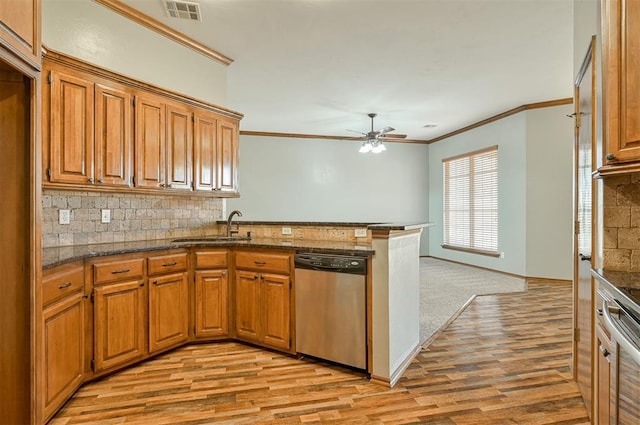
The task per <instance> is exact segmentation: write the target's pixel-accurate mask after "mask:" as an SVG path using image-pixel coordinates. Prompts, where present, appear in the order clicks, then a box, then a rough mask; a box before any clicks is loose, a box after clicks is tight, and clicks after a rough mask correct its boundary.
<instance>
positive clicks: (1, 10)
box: [0, 0, 42, 69]
mask: <svg viewBox="0 0 640 425" xmlns="http://www.w3.org/2000/svg"><path fill="white" fill-rule="evenodd" d="M40 27H41V0H0V43H2V44H3V45H4V46H6V47H8V48H9V50H12V51H14V52H15V53H16V54H17V55H18V56H20V57H22V58H23V59H25V60H26V61H27V62H29V63H30V64H31V65H33V66H34V68H36V69H40V62H41V51H42V49H41V40H40V38H41V35H40Z"/></svg>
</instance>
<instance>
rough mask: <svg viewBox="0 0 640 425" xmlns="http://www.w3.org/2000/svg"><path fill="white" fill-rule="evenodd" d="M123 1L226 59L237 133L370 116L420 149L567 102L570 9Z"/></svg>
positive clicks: (323, 131)
mask: <svg viewBox="0 0 640 425" xmlns="http://www.w3.org/2000/svg"><path fill="white" fill-rule="evenodd" d="M123 2H124V3H126V4H128V5H129V6H132V7H134V8H136V9H138V10H140V11H141V12H143V13H145V14H147V15H150V16H151V17H153V18H155V19H156V20H158V21H160V22H162V23H164V24H166V25H169V26H171V27H173V28H175V29H176V30H178V31H180V32H182V33H184V34H186V35H188V36H190V37H192V38H194V39H196V40H198V41H200V42H202V43H204V44H206V45H208V46H209V47H211V48H213V49H215V50H217V51H219V52H221V53H223V54H225V55H227V56H229V57H231V58H232V59H233V60H234V62H233V63H232V64H231V65H230V66H229V67H228V70H227V82H228V87H227V104H226V105H223V106H227V107H229V108H231V109H234V110H237V111H239V112H242V113H244V114H245V118H244V119H243V120H242V122H241V130H250V131H264V132H285V133H307V134H320V135H338V136H353V135H354V134H353V133H350V132H348V131H346V129H353V130H361V131H368V129H369V126H370V121H369V118H368V117H367V116H366V114H367V113H368V112H377V113H378V117H377V118H376V121H375V128H376V129H378V128H381V127H384V126H387V125H389V126H392V127H395V129H396V131H395V132H396V133H404V134H407V135H408V137H409V138H411V139H421V140H422V139H431V138H434V137H437V136H439V135H442V134H445V133H448V132H450V131H453V130H456V129H458V128H461V127H464V126H466V125H469V124H472V123H474V122H477V121H479V120H482V119H485V118H488V117H490V116H493V115H496V114H499V113H501V112H504V111H507V110H509V109H511V108H515V107H518V106H520V105H523V104H528V103H534V102H543V101H548V100H554V99H560V98H566V97H572V95H573V93H572V75H573V69H572V67H573V41H572V40H573V39H572V37H573V36H572V34H573V0H199V1H198V3H200V7H201V10H202V16H203V18H202V22H192V21H191V22H190V21H187V20H181V19H176V18H171V17H168V16H166V14H165V12H164V8H163V2H162V0H123ZM185 73H188V67H185ZM427 124H436V125H437V127H436V128H432V129H427V128H423V127H424V126H425V125H427Z"/></svg>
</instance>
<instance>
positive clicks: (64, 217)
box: [58, 210, 71, 224]
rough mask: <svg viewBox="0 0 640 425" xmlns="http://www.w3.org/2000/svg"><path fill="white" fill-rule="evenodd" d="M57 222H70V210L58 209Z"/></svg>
mask: <svg viewBox="0 0 640 425" xmlns="http://www.w3.org/2000/svg"><path fill="white" fill-rule="evenodd" d="M58 214H59V216H58V222H59V223H60V224H70V223H71V210H59V211H58Z"/></svg>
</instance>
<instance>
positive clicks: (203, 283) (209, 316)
mask: <svg viewBox="0 0 640 425" xmlns="http://www.w3.org/2000/svg"><path fill="white" fill-rule="evenodd" d="M228 294H229V281H228V278H227V271H226V270H208V271H197V272H196V284H195V299H196V306H195V308H196V312H195V313H196V314H195V325H196V329H195V336H196V337H198V338H206V337H217V336H226V335H228V334H229V309H228V307H227V306H228V299H229V295H228Z"/></svg>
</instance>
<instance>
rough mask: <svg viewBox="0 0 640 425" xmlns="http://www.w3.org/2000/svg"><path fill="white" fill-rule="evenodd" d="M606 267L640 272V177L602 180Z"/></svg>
mask: <svg viewBox="0 0 640 425" xmlns="http://www.w3.org/2000/svg"><path fill="white" fill-rule="evenodd" d="M603 207H604V217H603V231H604V233H603V240H602V243H603V267H604V268H605V269H609V270H625V271H640V173H633V174H628V175H620V176H609V177H605V178H604V179H603Z"/></svg>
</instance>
